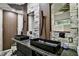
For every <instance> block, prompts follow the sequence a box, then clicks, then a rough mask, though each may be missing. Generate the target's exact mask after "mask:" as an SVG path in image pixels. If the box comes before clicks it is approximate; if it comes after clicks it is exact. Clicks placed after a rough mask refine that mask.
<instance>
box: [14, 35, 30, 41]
mask: <svg viewBox="0 0 79 59" xmlns="http://www.w3.org/2000/svg"><path fill="white" fill-rule="evenodd" d="M15 39H17V40H27V39H29V36H26V35H15Z"/></svg>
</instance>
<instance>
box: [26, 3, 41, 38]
mask: <svg viewBox="0 0 79 59" xmlns="http://www.w3.org/2000/svg"><path fill="white" fill-rule="evenodd" d="M31 12H34V23H33V25H34V27H33V28H32V30H33V31H32V32H33V37H34V38H38V37H39V20H40V18H39V4H38V3H29V4H27V14H28V13H31Z"/></svg>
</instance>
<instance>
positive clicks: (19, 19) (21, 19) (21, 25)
mask: <svg viewBox="0 0 79 59" xmlns="http://www.w3.org/2000/svg"><path fill="white" fill-rule="evenodd" d="M22 29H23V15H21V14H18V34H21V31H22Z"/></svg>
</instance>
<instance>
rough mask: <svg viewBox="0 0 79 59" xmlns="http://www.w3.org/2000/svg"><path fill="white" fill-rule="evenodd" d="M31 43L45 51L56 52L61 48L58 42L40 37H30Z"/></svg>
mask: <svg viewBox="0 0 79 59" xmlns="http://www.w3.org/2000/svg"><path fill="white" fill-rule="evenodd" d="M31 45H33V46H35V47H38V48H41V49H43V50H45V51H48V52H51V53H53V54H55V53H57V52H58V51H59V49H60V48H61V43H60V42H58V41H52V40H47V39H42V38H36V39H31Z"/></svg>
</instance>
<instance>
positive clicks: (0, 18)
mask: <svg viewBox="0 0 79 59" xmlns="http://www.w3.org/2000/svg"><path fill="white" fill-rule="evenodd" d="M2 24H3V10H1V9H0V51H1V50H3V43H2V42H3V37H2V35H3V29H2V26H3V25H2Z"/></svg>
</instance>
